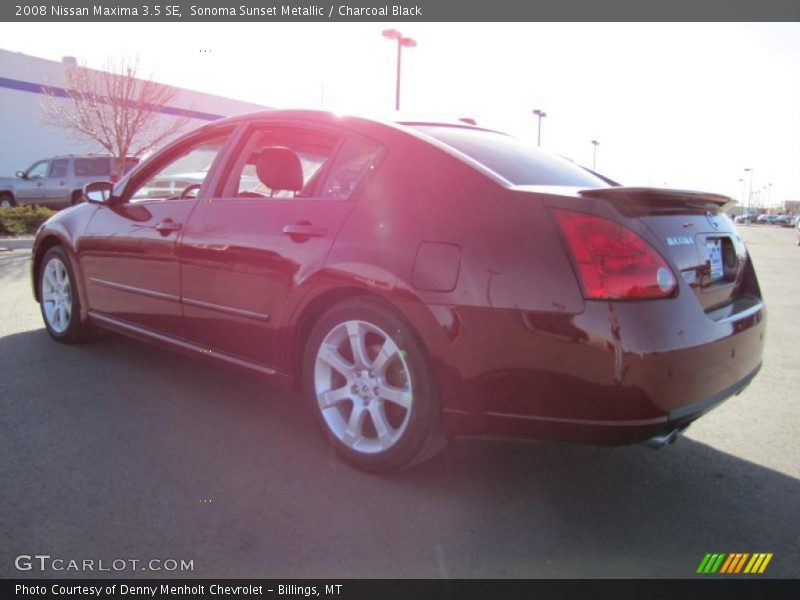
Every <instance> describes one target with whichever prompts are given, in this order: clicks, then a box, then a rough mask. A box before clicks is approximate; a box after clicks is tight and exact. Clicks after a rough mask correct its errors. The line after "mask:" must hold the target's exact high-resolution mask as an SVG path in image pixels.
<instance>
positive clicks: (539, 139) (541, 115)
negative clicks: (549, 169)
mask: <svg viewBox="0 0 800 600" xmlns="http://www.w3.org/2000/svg"><path fill="white" fill-rule="evenodd" d="M533 114H535V115H536V116H537V117H539V132H538V133H537V134H536V145H537V146H541V145H542V119H544V118H545V117H546V116H547V113H546V112H544V111H543V110H540V109H538V108H537V109H536V110H534V111H533Z"/></svg>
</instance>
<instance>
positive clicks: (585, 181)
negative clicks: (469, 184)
mask: <svg viewBox="0 0 800 600" xmlns="http://www.w3.org/2000/svg"><path fill="white" fill-rule="evenodd" d="M414 128H415V129H417V130H419V131H422V132H423V133H426V134H428V135H430V136H431V137H433V138H436V139H437V140H439V141H441V142H444V143H445V144H447V145H448V146H450V147H452V148H454V149H456V150H458V151H459V152H462V153H463V154H466V155H467V156H469V157H470V158H471V159H473V160H475V161H477V162H479V163H481V164H482V165H483V166H485V167H486V168H488V169H489V170H491V171H494V172H495V173H497V174H498V175H500V176H501V177H502V178H503V179H506V180H507V181H509V182H511V183H512V184H514V185H565V186H576V187H587V188H598V187H608V184H607V183H605V182H604V181H602V180H601V179H598V178H597V177H594V176H593V175H592V174H590V173H588V172H586V171H585V170H584V169H582V168H580V167H579V166H577V165H575V164H573V163H571V162H569V161H568V160H566V159H563V158H558V157H557V156H551V155H549V154H546V153H544V152H541V151H540V150H537V149H536V148H533V147H531V146H528V145H527V144H524V143H523V142H521V141H519V140H517V139H515V138H513V137H511V136H508V135H504V134H502V133H496V132H493V131H485V130H481V129H471V128H467V127H447V126H441V125H418V126H414Z"/></svg>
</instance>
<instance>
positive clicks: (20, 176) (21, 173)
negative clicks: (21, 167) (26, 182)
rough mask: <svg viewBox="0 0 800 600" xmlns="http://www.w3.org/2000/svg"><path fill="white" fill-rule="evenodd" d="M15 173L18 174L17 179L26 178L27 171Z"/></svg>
mask: <svg viewBox="0 0 800 600" xmlns="http://www.w3.org/2000/svg"><path fill="white" fill-rule="evenodd" d="M14 175H16V176H17V179H25V171H17V172H16V173H14Z"/></svg>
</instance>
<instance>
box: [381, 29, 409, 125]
mask: <svg viewBox="0 0 800 600" xmlns="http://www.w3.org/2000/svg"><path fill="white" fill-rule="evenodd" d="M383 37H385V38H386V39H387V40H397V83H396V85H395V97H394V109H395V110H400V64H401V61H402V59H401V57H402V55H403V48H414V47H415V46H416V45H417V41H416V40H414V39H412V38H410V37H403V34H402V33H400V32H399V31H397V29H384V30H383Z"/></svg>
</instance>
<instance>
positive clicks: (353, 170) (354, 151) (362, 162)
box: [318, 137, 381, 200]
mask: <svg viewBox="0 0 800 600" xmlns="http://www.w3.org/2000/svg"><path fill="white" fill-rule="evenodd" d="M380 153H381V146H380V145H378V144H376V143H375V142H373V141H370V140H367V139H364V138H361V137H350V138H348V139H347V140H346V141H345V143H344V144H343V146H342V149H341V151H340V152H339V155H338V157H337V159H336V164H334V165H333V168H332V169H331V172H330V174H329V175H328V178H327V179H326V180H325V187H324V188H323V189H322V190H320V192H319V193H318V195H319V196H320V197H321V198H333V199H335V200H346V199H347V198H348V197H349V196H350V194H351V193H352V192H353V190H355V188H356V185H357V184H358V182H359V181H360V180H361V178H362V177H363V176H364V174H365V173H366V172H367V170H368V169H370V168H371V167H372V168H374V165H375V162H376V161H377V160H378V156H379V155H380Z"/></svg>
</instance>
